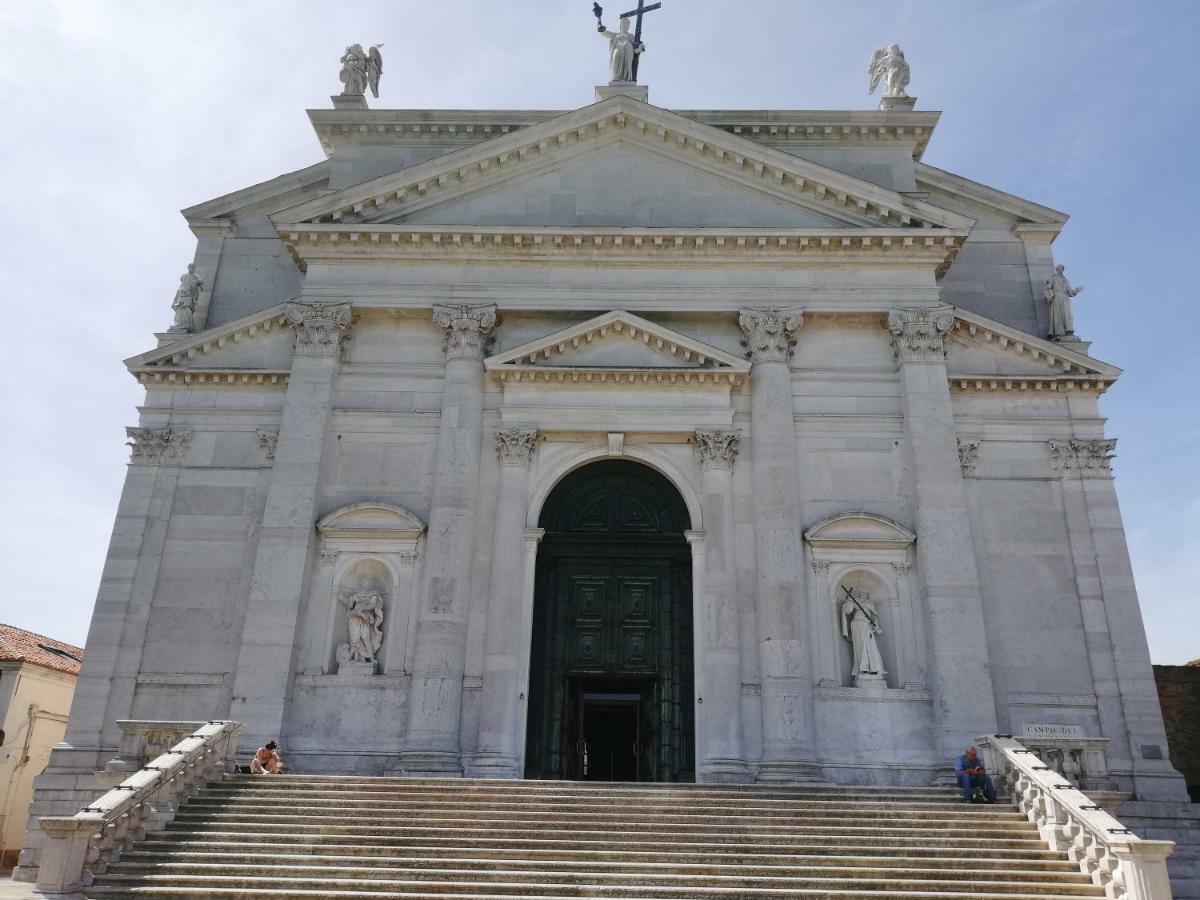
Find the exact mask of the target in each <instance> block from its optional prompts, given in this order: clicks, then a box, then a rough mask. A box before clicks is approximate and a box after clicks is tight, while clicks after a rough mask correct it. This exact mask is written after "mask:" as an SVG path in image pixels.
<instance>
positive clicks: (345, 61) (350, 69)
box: [338, 44, 383, 98]
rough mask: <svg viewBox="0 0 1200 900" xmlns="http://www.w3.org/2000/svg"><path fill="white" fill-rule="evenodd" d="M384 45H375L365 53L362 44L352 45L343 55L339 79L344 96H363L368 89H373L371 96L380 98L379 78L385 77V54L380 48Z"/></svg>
mask: <svg viewBox="0 0 1200 900" xmlns="http://www.w3.org/2000/svg"><path fill="white" fill-rule="evenodd" d="M382 46H383V44H373V45H372V46H371V49H370V50H366V51H364V50H363V48H362V44H351V45H350V46H349V47H347V48H346V52H345V53H343V54H342V59H341V63H342V70H341V72H339V73H338V77H339V78H340V79H341V82H342V94H343V95H349V96H360V97H361V96H362V95H363V93H365V92H366V90H367V88H368V87H370V88H371V96H372V97H376V98H378V97H379V78H380V76H381V75H383V54H382V53H380V52H379V48H380V47H382Z"/></svg>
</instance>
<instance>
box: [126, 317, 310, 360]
mask: <svg viewBox="0 0 1200 900" xmlns="http://www.w3.org/2000/svg"><path fill="white" fill-rule="evenodd" d="M285 308H286V304H285V303H279V304H276V305H275V306H272V307H269V308H267V309H263V310H259V311H258V312H255V313H251V314H250V315H248V316H243V317H242V318H240V319H236V320H234V321H232V322H227V323H225V324H224V325H218V326H217V327H215V328H209V329H208V330H206V331H202V332H200V333H199V334H190V335H187V336H186V337H185V338H183V339H182V340H178V341H174V342H172V343H170V344H167V345H165V346H163V347H159V348H157V349H154V350H149V351H147V352H145V353H139V354H138V355H137V356H131V357H129V359H127V360H125V367H126V368H127V369H129V371H130V372H133V373H135V374H136V373H138V372H140V371H142V370H150V371H157V370H160V369H163V368H170V367H173V366H178V365H179V364H180V363H182V362H185V361H187V360H191V359H195V358H196V357H197V356H202V355H203V354H205V353H211V352H212V351H214V350H223V349H225V348H226V347H228V346H230V345H235V344H239V343H241V342H242V341H244V340H249V339H253V338H256V337H258V335H259V334H263V333H270V332H271V331H272V330H274V329H275V328H277V327H279V326H285V325H286V324H287V318H286V316H285V314H284V312H285Z"/></svg>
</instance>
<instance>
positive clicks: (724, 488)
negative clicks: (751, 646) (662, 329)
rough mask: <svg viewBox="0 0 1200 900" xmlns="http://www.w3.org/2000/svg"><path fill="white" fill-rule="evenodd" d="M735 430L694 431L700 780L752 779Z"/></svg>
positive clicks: (739, 780)
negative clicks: (745, 741)
mask: <svg viewBox="0 0 1200 900" xmlns="http://www.w3.org/2000/svg"><path fill="white" fill-rule="evenodd" d="M740 440H741V436H740V435H739V434H738V433H737V432H736V431H697V432H696V447H697V448H698V450H699V452H700V464H701V466H702V467H703V476H702V479H701V494H702V501H701V502H702V503H703V508H704V530H705V540H704V576H705V577H704V592H703V599H704V604H703V613H702V614H703V615H704V629H703V634H704V638H705V647H704V670H705V671H704V673H703V679H704V680H703V684H704V693H703V695H701V696H702V698H703V700H704V710H703V712H704V717H703V721H704V722H705V734H704V740H705V746H704V756H703V758H702V759H701V760H700V772H699V775H700V780H702V781H729V782H744V781H749V780H750V770H749V768H748V767H747V765H746V753H745V750H744V748H743V745H742V663H741V653H740V646H741V644H740V634H739V622H740V615H739V612H738V606H739V604H738V594H737V565H736V562H735V558H734V539H733V461H734V458H735V457H736V456H737V452H738V442H739V441H740Z"/></svg>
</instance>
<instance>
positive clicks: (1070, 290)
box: [1042, 266, 1083, 340]
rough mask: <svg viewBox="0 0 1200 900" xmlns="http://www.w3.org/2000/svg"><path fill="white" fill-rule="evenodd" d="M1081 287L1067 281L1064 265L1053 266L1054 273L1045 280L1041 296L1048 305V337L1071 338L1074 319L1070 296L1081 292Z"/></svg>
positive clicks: (1073, 332)
mask: <svg viewBox="0 0 1200 900" xmlns="http://www.w3.org/2000/svg"><path fill="white" fill-rule="evenodd" d="M1082 293H1083V288H1082V287H1071V282H1069V281H1067V276H1066V267H1065V266H1055V267H1054V274H1053V275H1051V276H1050V277H1049V279H1047V280H1046V286H1045V287H1044V288H1042V296H1043V297H1045V299H1046V303H1047V304H1048V305H1049V306H1050V337H1051V338H1052V339H1054V340H1059V339H1062V338H1073V337H1074V336H1075V321H1074V319H1072V317H1071V298H1072V297H1074V296H1075V295H1076V294H1082Z"/></svg>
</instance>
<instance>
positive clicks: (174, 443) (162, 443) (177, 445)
mask: <svg viewBox="0 0 1200 900" xmlns="http://www.w3.org/2000/svg"><path fill="white" fill-rule="evenodd" d="M125 434H126V436H128V438H129V440H128V441H126V444H127V445H128V446H129V447H130V448H131V452H130V454H129V461H130V462H133V463H142V464H143V465H147V466H157V465H161V464H162V463H168V462H174V461H175V460H177V459H179V457H181V456H182V455H183V452H184V451H185V450H186V449H187V446H188V444H190V443H191V442H192V433H191V432H190V431H176V430H174V429H172V428H126V429H125Z"/></svg>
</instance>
